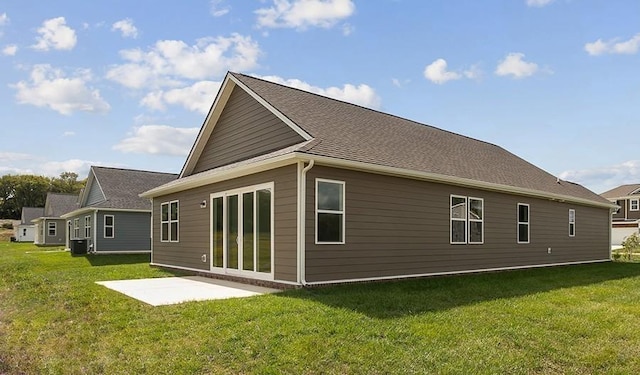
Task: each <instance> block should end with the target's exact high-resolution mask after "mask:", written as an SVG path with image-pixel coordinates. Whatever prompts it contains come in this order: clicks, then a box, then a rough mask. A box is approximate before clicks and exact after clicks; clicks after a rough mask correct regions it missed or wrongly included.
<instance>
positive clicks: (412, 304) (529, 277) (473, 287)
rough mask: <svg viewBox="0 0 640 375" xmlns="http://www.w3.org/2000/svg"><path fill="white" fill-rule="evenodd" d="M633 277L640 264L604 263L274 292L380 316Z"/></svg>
mask: <svg viewBox="0 0 640 375" xmlns="http://www.w3.org/2000/svg"><path fill="white" fill-rule="evenodd" d="M639 276H640V263H617V262H610V263H599V264H588V265H574V266H558V267H550V268H537V269H527V270H515V271H503V272H496V273H484V274H468V275H457V276H443V277H431V278H421V279H411V280H401V281H388V282H376V283H366V284H362V283H361V284H350V285H340V286H330V287H319V288H309V289H299V290H293V291H290V292H285V293H281V294H278V295H280V296H282V297H289V298H302V299H306V300H311V301H315V302H319V303H322V304H325V305H328V306H332V307H336V308H341V309H348V310H352V311H356V312H359V313H362V314H365V315H367V316H370V317H373V318H382V319H384V318H396V317H402V316H410V315H417V314H421V313H424V312H436V311H444V310H449V309H453V308H456V307H461V306H467V305H472V304H475V303H479V302H485V301H492V300H498V299H503V298H512V297H522V296H528V295H534V294H537V293H544V292H549V291H553V290H557V289H563V288H572V287H580V286H587V285H592V284H598V283H602V282H606V281H613V280H619V279H625V278H631V277H639Z"/></svg>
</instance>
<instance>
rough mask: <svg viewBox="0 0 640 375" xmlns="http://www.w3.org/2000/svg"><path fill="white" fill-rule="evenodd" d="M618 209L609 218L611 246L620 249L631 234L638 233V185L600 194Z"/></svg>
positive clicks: (639, 231)
mask: <svg viewBox="0 0 640 375" xmlns="http://www.w3.org/2000/svg"><path fill="white" fill-rule="evenodd" d="M600 195H602V196H603V197H604V198H606V199H608V200H609V201H610V202H611V203H613V204H616V205H617V206H618V207H619V208H618V209H617V210H616V211H615V212H614V213H613V215H612V217H611V246H612V247H620V246H622V241H624V239H625V238H627V237H628V236H630V235H631V234H633V233H640V184H629V185H621V186H618V187H616V188H614V189H611V190H609V191H605V192H604V193H602V194H600Z"/></svg>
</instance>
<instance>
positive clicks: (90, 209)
mask: <svg viewBox="0 0 640 375" xmlns="http://www.w3.org/2000/svg"><path fill="white" fill-rule="evenodd" d="M98 211H109V212H149V213H151V210H150V209H149V210H141V209H129V208H104V207H85V208H81V209H78V210H75V211H71V212H69V213H66V214H64V215H62V216H60V218H62V219H69V218H71V217H74V216H77V215H82V214H85V213H90V212H98Z"/></svg>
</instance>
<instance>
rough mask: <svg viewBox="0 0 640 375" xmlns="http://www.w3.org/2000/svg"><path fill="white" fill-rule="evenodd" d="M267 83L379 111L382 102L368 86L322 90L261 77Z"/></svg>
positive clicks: (304, 84)
mask: <svg viewBox="0 0 640 375" xmlns="http://www.w3.org/2000/svg"><path fill="white" fill-rule="evenodd" d="M259 78H262V79H264V80H267V81H271V82H275V83H279V84H281V85H285V86H289V87H294V88H297V89H300V90H304V91H309V92H313V93H316V94H320V95H324V96H328V97H330V98H334V99H338V100H342V101H345V102H349V103H353V104H357V105H360V106H363V107H369V108H374V109H378V108H380V105H381V100H380V97H379V96H378V94H376V92H375V90H374V89H373V88H371V87H370V86H368V85H365V84H360V85H357V86H356V85H352V84H350V83H347V84H345V85H343V86H342V88H340V87H327V88H321V87H317V86H313V85H310V84H308V83H306V82H304V81H301V80H299V79H285V78H281V77H278V76H263V77H259Z"/></svg>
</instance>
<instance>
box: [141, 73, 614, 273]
mask: <svg viewBox="0 0 640 375" xmlns="http://www.w3.org/2000/svg"><path fill="white" fill-rule="evenodd" d="M142 196H143V197H147V198H152V199H153V216H152V217H153V249H152V254H151V262H152V264H154V265H157V266H161V267H167V268H175V269H183V270H190V271H193V272H196V273H200V274H208V275H215V276H216V277H224V278H237V279H240V280H251V282H264V281H267V282H270V283H280V284H293V285H317V284H330V283H342V282H351V281H365V280H382V279H394V278H406V277H419V276H426V275H442V274H456V273H465V272H479V271H489V270H505V269H517V268H527V267H541V266H552V265H567V264H577V263H590V262H604V261H608V260H609V259H610V247H609V222H610V215H611V213H610V210H611V209H613V208H614V207H615V206H614V205H613V204H611V203H610V202H609V201H607V200H606V199H604V198H602V197H600V196H599V195H597V194H595V193H593V192H591V191H590V190H588V189H586V188H584V187H582V186H580V185H577V184H574V183H571V182H568V181H562V180H559V179H557V178H556V177H554V176H552V175H551V174H549V173H547V172H545V171H543V170H542V169H540V168H538V167H536V166H534V165H532V164H530V163H528V162H527V161H525V160H523V159H521V158H519V157H517V156H515V155H513V154H512V153H510V152H508V151H506V150H504V149H502V148H501V147H498V146H496V145H493V144H490V143H487V142H483V141H479V140H476V139H472V138H469V137H466V136H462V135H458V134H454V133H451V132H448V131H445V130H441V129H438V128H435V127H432V126H428V125H424V124H420V123H417V122H414V121H410V120H406V119H403V118H400V117H397V116H393V115H390V114H386V113H382V112H378V111H375V110H371V109H368V108H363V107H360V106H357V105H353V104H350V103H345V102H342V101H338V100H334V99H330V98H327V97H323V96H320V95H316V94H313V93H310V92H305V91H302V90H298V89H294V88H291V87H286V86H283V85H279V84H275V83H271V82H268V81H265V80H261V79H257V78H253V77H249V76H246V75H242V74H237V73H228V74H227V75H226V77H225V79H224V81H223V83H222V85H221V89H220V91H219V92H218V95H217V97H216V99H215V101H214V103H213V106H212V107H211V110H210V112H209V114H208V115H207V116H206V119H205V121H204V124H203V126H202V128H201V130H200V133H199V135H198V137H197V139H196V141H195V144H194V145H193V147H192V149H191V152H190V154H189V156H188V158H187V160H186V163H185V165H184V167H183V169H182V171H181V173H180V177H179V178H178V179H176V180H175V181H172V182H169V183H167V184H165V185H162V186H160V187H157V188H155V189H151V190H150V191H147V192H145V193H143V194H142ZM257 280H260V281H257Z"/></svg>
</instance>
